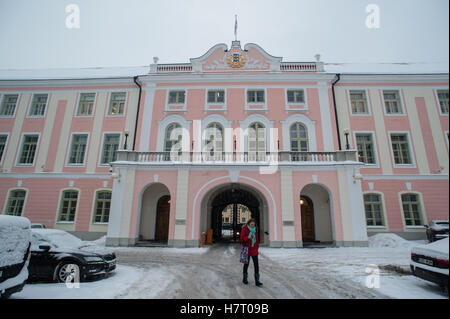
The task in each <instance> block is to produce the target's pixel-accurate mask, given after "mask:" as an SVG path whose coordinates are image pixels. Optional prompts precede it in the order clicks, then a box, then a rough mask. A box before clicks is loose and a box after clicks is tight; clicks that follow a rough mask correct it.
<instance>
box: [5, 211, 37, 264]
mask: <svg viewBox="0 0 450 319" xmlns="http://www.w3.org/2000/svg"><path fill="white" fill-rule="evenodd" d="M30 240H31V232H30V221H29V219H28V218H25V217H18V216H8V215H0V267H4V266H9V265H14V264H20V263H21V262H23V258H24V255H25V253H26V251H27V249H28V245H29V244H30Z"/></svg>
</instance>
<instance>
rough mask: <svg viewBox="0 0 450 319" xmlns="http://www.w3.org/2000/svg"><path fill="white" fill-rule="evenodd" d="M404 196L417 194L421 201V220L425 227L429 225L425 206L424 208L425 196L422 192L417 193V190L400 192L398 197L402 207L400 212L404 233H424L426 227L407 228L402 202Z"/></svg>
mask: <svg viewBox="0 0 450 319" xmlns="http://www.w3.org/2000/svg"><path fill="white" fill-rule="evenodd" d="M403 194H415V195H418V196H419V201H420V203H419V204H420V212H421V216H420V218H421V220H422V222H423V224H424V225H427V224H428V218H427V214H426V211H425V206H424V202H423V195H422V193H421V192H419V191H416V190H405V191H400V192H398V194H397V197H398V201H399V205H400V212H401V216H402V224H403V230H404V231H413V232H414V231H424V230H425V227H424V226H423V225H422V226H407V225H406V222H405V212H404V211H403V202H402V195H403Z"/></svg>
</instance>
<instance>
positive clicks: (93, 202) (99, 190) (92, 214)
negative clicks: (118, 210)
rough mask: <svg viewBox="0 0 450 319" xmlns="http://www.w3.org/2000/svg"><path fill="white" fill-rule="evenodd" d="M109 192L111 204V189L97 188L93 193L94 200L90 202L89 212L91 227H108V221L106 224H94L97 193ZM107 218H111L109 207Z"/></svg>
mask: <svg viewBox="0 0 450 319" xmlns="http://www.w3.org/2000/svg"><path fill="white" fill-rule="evenodd" d="M106 191H107V192H111V202H112V189H111V188H97V189H96V190H95V191H94V198H93V200H92V210H91V222H90V224H91V225H108V224H109V221H108V222H107V223H105V222H95V221H94V219H95V214H96V207H97V193H98V192H106ZM109 218H111V207H110V209H109Z"/></svg>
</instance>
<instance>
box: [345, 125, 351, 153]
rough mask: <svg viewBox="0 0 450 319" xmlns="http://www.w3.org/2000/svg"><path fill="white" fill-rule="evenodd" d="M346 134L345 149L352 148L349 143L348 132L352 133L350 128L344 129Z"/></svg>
mask: <svg viewBox="0 0 450 319" xmlns="http://www.w3.org/2000/svg"><path fill="white" fill-rule="evenodd" d="M344 134H345V149H347V150H349V149H350V144H349V143H348V134H350V131H349V129H348V128H346V129H345V130H344Z"/></svg>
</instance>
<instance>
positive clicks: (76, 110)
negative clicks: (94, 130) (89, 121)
mask: <svg viewBox="0 0 450 319" xmlns="http://www.w3.org/2000/svg"><path fill="white" fill-rule="evenodd" d="M81 94H94V95H95V96H94V105H93V106H92V114H91V115H78V109H79V107H80V100H81ZM97 98H98V94H97V92H95V91H94V92H92V91H80V92H78V97H77V104H76V108H75V114H74V117H82V118H85V117H94V115H95V109H96V108H97ZM108 108H109V106H108Z"/></svg>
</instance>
